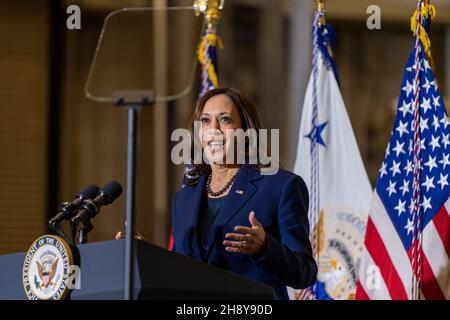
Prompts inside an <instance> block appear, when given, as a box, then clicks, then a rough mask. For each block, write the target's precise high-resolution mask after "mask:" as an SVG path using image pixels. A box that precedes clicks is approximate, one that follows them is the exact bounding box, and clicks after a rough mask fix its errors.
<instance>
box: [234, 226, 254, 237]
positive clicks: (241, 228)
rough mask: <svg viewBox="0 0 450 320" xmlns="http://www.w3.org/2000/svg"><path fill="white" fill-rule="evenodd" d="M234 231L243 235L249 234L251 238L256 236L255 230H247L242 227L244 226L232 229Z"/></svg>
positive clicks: (247, 228)
mask: <svg viewBox="0 0 450 320" xmlns="http://www.w3.org/2000/svg"><path fill="white" fill-rule="evenodd" d="M234 230H235V231H237V232H240V233H244V234H250V235H252V236H257V233H256V230H254V229H253V228H249V227H244V226H237V227H235V228H234Z"/></svg>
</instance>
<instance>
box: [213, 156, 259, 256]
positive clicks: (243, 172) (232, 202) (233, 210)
mask: <svg viewBox="0 0 450 320" xmlns="http://www.w3.org/2000/svg"><path fill="white" fill-rule="evenodd" d="M258 179H261V174H260V173H259V172H258V171H256V170H254V169H252V168H251V167H250V166H248V165H243V166H242V167H241V169H240V171H239V173H238V175H237V176H236V180H235V181H234V183H233V185H232V187H231V190H230V192H229V193H228V196H227V198H226V199H225V201H224V202H223V205H222V206H221V208H220V211H219V214H218V216H217V218H216V220H215V221H214V224H213V226H212V228H211V230H210V232H209V235H208V251H207V252H206V257H208V256H209V254H210V253H211V250H212V247H213V245H214V242H215V241H216V236H217V232H218V231H220V228H221V227H222V226H224V225H225V224H226V223H227V222H228V221H230V220H231V218H233V217H234V216H235V215H236V214H237V213H238V212H239V210H240V209H241V208H242V207H243V206H244V205H245V204H246V203H247V202H248V201H249V200H250V198H251V197H252V196H253V195H254V194H255V192H256V191H257V188H256V186H255V185H254V184H253V183H252V181H255V180H258ZM248 214H250V212H248ZM220 245H222V242H221V241H220Z"/></svg>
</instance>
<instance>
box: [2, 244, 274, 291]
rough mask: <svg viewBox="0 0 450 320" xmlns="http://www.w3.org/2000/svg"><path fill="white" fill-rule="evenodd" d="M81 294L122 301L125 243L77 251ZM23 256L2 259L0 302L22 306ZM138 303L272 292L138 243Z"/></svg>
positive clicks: (136, 269)
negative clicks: (148, 300) (141, 300)
mask: <svg viewBox="0 0 450 320" xmlns="http://www.w3.org/2000/svg"><path fill="white" fill-rule="evenodd" d="M75 251H76V252H75V256H78V260H79V266H80V268H81V288H80V289H75V290H73V291H72V292H71V293H70V294H69V295H68V297H67V299H70V300H121V299H123V297H124V287H123V285H124V279H123V277H124V261H125V260H124V252H125V242H124V240H111V241H104V242H96V243H90V244H84V245H79V246H78V247H77V249H76V250H75ZM24 257H25V253H17V254H10V255H4V256H0V270H1V272H0V288H1V289H0V300H23V299H26V295H25V292H24V289H23V285H22V266H23V260H24ZM133 295H134V298H135V299H156V300H180V299H181V300H196V299H205V300H211V299H251V300H267V299H273V298H274V292H273V289H272V288H271V287H269V286H266V285H263V284H261V283H259V282H256V281H251V280H248V279H245V278H243V277H240V276H238V275H235V274H234V273H231V272H229V271H226V270H223V269H220V268H217V267H214V266H211V265H208V264H206V263H202V262H199V261H196V260H193V259H191V258H188V257H185V256H182V255H179V254H177V253H174V252H170V251H168V250H166V249H164V248H161V247H158V246H156V245H153V244H150V243H148V242H144V241H137V240H136V245H135V255H134V293H133Z"/></svg>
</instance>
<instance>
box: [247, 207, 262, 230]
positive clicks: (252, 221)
mask: <svg viewBox="0 0 450 320" xmlns="http://www.w3.org/2000/svg"><path fill="white" fill-rule="evenodd" d="M248 221H250V224H251V225H252V227H262V225H261V223H260V222H259V221H258V220H257V219H256V217H255V212H254V211H252V212H250V214H249V215H248Z"/></svg>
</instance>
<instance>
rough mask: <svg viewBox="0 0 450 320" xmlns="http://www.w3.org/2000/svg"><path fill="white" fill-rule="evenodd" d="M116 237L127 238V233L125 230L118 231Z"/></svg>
mask: <svg viewBox="0 0 450 320" xmlns="http://www.w3.org/2000/svg"><path fill="white" fill-rule="evenodd" d="M115 238H116V240H120V239H123V238H125V233H124V232H123V231H119V232H117V233H116V236H115Z"/></svg>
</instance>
